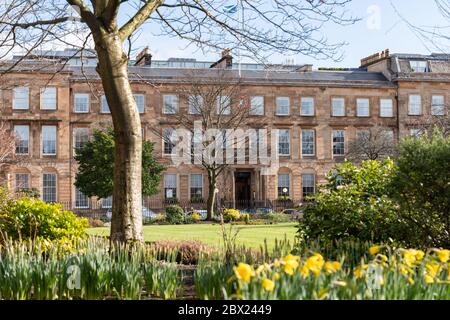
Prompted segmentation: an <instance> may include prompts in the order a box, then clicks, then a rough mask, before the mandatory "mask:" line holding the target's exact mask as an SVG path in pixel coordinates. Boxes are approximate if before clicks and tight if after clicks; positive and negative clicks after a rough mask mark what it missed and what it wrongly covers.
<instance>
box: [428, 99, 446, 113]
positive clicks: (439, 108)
mask: <svg viewBox="0 0 450 320" xmlns="http://www.w3.org/2000/svg"><path fill="white" fill-rule="evenodd" d="M431 114H432V115H433V116H443V115H445V98H444V96H432V98H431Z"/></svg>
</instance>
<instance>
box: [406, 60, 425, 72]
mask: <svg viewBox="0 0 450 320" xmlns="http://www.w3.org/2000/svg"><path fill="white" fill-rule="evenodd" d="M409 64H410V66H411V71H412V72H427V70H428V63H427V61H417V60H416V61H414V60H411V61H410V62H409Z"/></svg>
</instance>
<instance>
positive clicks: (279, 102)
mask: <svg viewBox="0 0 450 320" xmlns="http://www.w3.org/2000/svg"><path fill="white" fill-rule="evenodd" d="M286 103H287V105H284V104H286ZM275 105H276V110H275V115H276V116H289V114H290V113H291V100H290V98H289V97H276V98H275ZM284 109H286V110H284ZM281 111H283V112H281ZM284 111H286V112H284Z"/></svg>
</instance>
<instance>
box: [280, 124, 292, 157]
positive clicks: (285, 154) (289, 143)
mask: <svg viewBox="0 0 450 320" xmlns="http://www.w3.org/2000/svg"><path fill="white" fill-rule="evenodd" d="M277 130H278V134H277V140H278V141H277V149H278V155H279V156H282V157H288V156H290V155H291V130H289V129H277ZM282 132H284V133H286V132H287V138H288V141H287V143H288V149H289V150H288V151H289V152H288V153H281V152H280V143H281V142H280V137H281V133H282ZM284 143H286V142H284Z"/></svg>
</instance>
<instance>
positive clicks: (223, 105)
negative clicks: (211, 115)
mask: <svg viewBox="0 0 450 320" xmlns="http://www.w3.org/2000/svg"><path fill="white" fill-rule="evenodd" d="M217 114H223V115H229V114H231V99H230V97H227V96H219V97H217Z"/></svg>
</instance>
